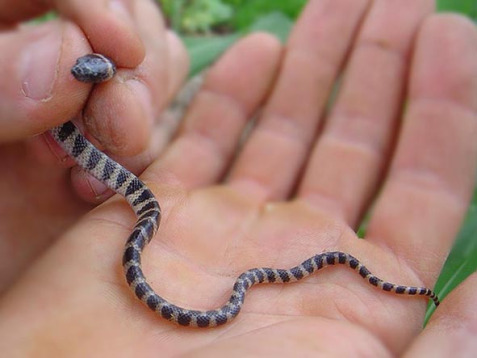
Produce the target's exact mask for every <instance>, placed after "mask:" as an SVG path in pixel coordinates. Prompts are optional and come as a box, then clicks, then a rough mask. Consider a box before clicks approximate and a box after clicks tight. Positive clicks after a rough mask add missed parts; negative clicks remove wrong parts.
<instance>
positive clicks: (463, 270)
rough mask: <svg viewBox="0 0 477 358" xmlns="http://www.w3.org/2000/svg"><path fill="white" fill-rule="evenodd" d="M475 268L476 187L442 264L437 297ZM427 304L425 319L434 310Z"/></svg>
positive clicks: (446, 292)
mask: <svg viewBox="0 0 477 358" xmlns="http://www.w3.org/2000/svg"><path fill="white" fill-rule="evenodd" d="M476 270H477V189H476V190H475V192H474V198H473V200H472V203H471V205H470V207H469V210H468V211H467V216H466V218H465V220H464V223H463V225H462V227H461V229H460V232H459V235H458V236H457V240H456V242H455V244H454V246H453V247H452V250H451V253H450V254H449V257H448V258H447V260H446V263H445V264H444V267H443V269H442V271H441V274H440V276H439V279H438V280H437V283H436V286H435V291H436V293H437V294H438V296H439V298H441V299H442V298H444V297H445V296H447V295H448V294H449V292H451V291H452V290H453V289H454V288H455V287H456V286H458V285H459V284H460V283H461V282H462V281H463V280H465V279H466V278H467V277H468V276H469V275H470V274H472V273H473V272H475V271H476ZM434 310H435V307H434V306H433V305H430V306H429V309H428V311H427V315H426V320H427V319H428V318H429V317H430V315H431V314H432V312H434Z"/></svg>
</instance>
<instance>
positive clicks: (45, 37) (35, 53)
mask: <svg viewBox="0 0 477 358" xmlns="http://www.w3.org/2000/svg"><path fill="white" fill-rule="evenodd" d="M33 31H35V32H34V33H32V36H31V39H30V42H29V44H27V45H26V46H25V48H24V50H23V52H22V54H21V58H20V71H21V74H22V77H21V78H22V91H23V93H24V94H25V96H26V97H28V98H31V99H35V100H45V99H48V98H49V97H51V93H52V89H53V85H54V83H55V80H56V75H57V67H58V62H59V58H60V49H61V44H62V37H63V36H62V32H63V31H62V27H61V25H59V24H58V23H57V22H52V23H47V24H44V25H40V26H39V27H38V28H35V30H33Z"/></svg>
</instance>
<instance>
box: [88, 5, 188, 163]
mask: <svg viewBox="0 0 477 358" xmlns="http://www.w3.org/2000/svg"><path fill="white" fill-rule="evenodd" d="M135 14H136V16H137V17H136V18H135V21H136V23H137V26H138V30H139V33H140V35H141V39H142V40H143V42H144V45H145V46H146V57H145V59H144V61H143V62H142V63H141V64H140V65H139V66H137V67H136V68H134V69H121V68H120V69H119V70H118V73H117V75H116V76H115V77H114V78H113V79H112V80H111V81H109V82H106V83H104V84H101V85H100V86H95V87H94V89H93V92H92V94H91V98H90V99H89V101H88V103H87V106H86V108H85V110H84V114H83V118H84V121H85V124H86V127H87V129H88V132H89V134H91V135H92V136H93V137H94V138H95V139H96V140H97V142H99V143H100V144H101V145H102V146H103V147H104V148H106V149H107V150H108V151H109V152H111V153H113V154H115V155H117V156H132V155H136V154H138V153H140V152H141V151H143V150H145V149H146V148H147V146H148V142H149V139H150V138H149V134H150V132H151V130H152V126H153V124H154V120H155V119H156V118H157V116H158V115H159V113H160V112H161V111H162V110H163V108H164V106H165V104H166V102H165V101H166V100H167V99H168V96H170V93H169V92H171V89H170V88H169V87H170V86H169V73H173V72H179V73H180V76H181V77H182V78H183V77H184V76H185V72H186V66H185V65H186V64H187V63H186V62H185V61H182V63H181V62H177V65H175V66H172V68H169V65H170V61H168V57H169V48H168V46H169V43H168V42H167V39H168V38H167V36H166V34H167V31H166V30H165V28H164V24H163V20H162V17H161V14H160V13H159V10H158V8H157V6H155V5H154V4H153V3H152V2H150V1H148V0H147V1H146V0H141V1H136V8H135ZM176 45H177V44H176ZM175 76H176V77H177V75H175ZM176 82H177V81H176ZM175 90H177V83H176V88H175Z"/></svg>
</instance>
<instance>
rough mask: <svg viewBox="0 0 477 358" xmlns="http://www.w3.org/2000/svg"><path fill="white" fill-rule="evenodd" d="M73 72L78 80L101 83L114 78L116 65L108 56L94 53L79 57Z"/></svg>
mask: <svg viewBox="0 0 477 358" xmlns="http://www.w3.org/2000/svg"><path fill="white" fill-rule="evenodd" d="M71 73H72V74H73V76H74V77H75V78H76V79H77V80H78V81H81V82H86V83H100V82H105V81H108V80H110V79H111V78H113V76H114V75H115V73H116V65H115V64H114V63H113V61H111V60H110V59H109V58H107V57H106V56H103V55H101V54H98V53H92V54H89V55H86V56H82V57H80V58H78V59H77V60H76V63H75V65H74V66H73V67H72V68H71Z"/></svg>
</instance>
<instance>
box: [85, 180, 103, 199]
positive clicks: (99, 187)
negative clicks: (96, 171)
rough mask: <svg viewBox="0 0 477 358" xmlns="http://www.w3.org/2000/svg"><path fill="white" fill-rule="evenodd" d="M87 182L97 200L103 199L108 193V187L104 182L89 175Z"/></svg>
mask: <svg viewBox="0 0 477 358" xmlns="http://www.w3.org/2000/svg"><path fill="white" fill-rule="evenodd" d="M86 180H87V182H88V186H89V187H90V189H91V191H92V192H93V193H94V196H95V197H96V198H97V199H101V196H102V195H104V194H105V193H106V192H107V191H108V187H107V186H106V185H104V184H103V183H102V182H100V181H99V180H98V179H96V178H94V177H92V176H91V175H87V178H86Z"/></svg>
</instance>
